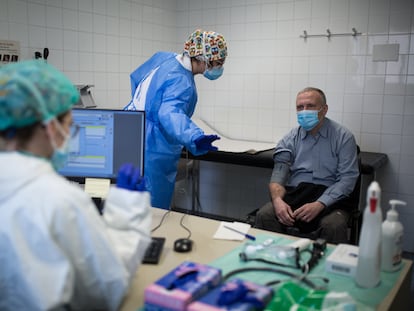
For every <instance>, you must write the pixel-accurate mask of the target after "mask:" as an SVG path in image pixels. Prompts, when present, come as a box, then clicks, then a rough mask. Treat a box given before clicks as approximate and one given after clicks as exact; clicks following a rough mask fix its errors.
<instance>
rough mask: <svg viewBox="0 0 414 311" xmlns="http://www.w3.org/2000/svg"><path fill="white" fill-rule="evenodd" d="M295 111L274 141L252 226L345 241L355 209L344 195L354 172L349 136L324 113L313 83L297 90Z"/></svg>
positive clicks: (354, 179) (321, 95)
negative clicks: (263, 200) (266, 195)
mask: <svg viewBox="0 0 414 311" xmlns="http://www.w3.org/2000/svg"><path fill="white" fill-rule="evenodd" d="M296 112H297V120H298V123H299V126H298V127H296V128H294V129H292V130H291V131H290V132H289V133H288V134H287V135H285V136H284V137H283V138H282V139H281V140H280V141H279V142H278V144H277V145H276V148H275V151H274V154H273V160H274V162H275V164H274V168H273V172H272V177H271V180H270V183H269V192H270V197H271V202H269V203H267V204H266V205H264V206H263V207H262V208H261V209H259V211H258V213H257V215H256V224H255V226H256V227H257V228H260V229H265V230H270V231H276V232H281V233H288V234H289V233H293V232H297V231H298V232H297V233H298V235H305V236H306V235H308V234H309V233H311V232H312V233H315V235H316V237H321V238H324V239H326V240H327V241H328V242H330V243H347V242H348V237H347V228H348V219H349V216H350V212H351V211H352V210H353V209H354V208H355V206H354V201H353V200H352V198H351V196H350V195H351V193H352V191H353V189H354V187H355V184H356V182H357V179H358V176H359V167H358V156H357V144H356V142H355V137H354V135H353V134H352V133H351V132H350V131H349V130H348V129H346V128H345V127H344V126H342V125H340V124H338V123H336V122H335V121H333V120H331V119H329V118H327V117H326V113H327V112H328V105H327V103H326V97H325V94H324V93H323V92H322V91H321V90H320V89H318V88H313V87H308V88H305V89H303V90H302V91H300V92H299V93H298V94H297V97H296ZM292 229H297V231H296V230H292Z"/></svg>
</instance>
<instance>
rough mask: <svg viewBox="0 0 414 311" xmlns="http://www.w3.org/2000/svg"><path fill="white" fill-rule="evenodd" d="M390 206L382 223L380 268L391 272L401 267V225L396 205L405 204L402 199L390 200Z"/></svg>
mask: <svg viewBox="0 0 414 311" xmlns="http://www.w3.org/2000/svg"><path fill="white" fill-rule="evenodd" d="M390 205H391V208H390V210H389V211H388V212H387V218H386V219H385V221H384V222H383V223H382V246H381V247H382V257H381V270H382V271H387V272H392V271H397V270H398V269H400V268H401V260H402V237H403V226H402V224H401V223H400V222H399V221H398V213H397V211H396V210H395V206H396V205H406V203H405V202H404V201H399V200H390Z"/></svg>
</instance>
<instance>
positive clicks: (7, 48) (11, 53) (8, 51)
mask: <svg viewBox="0 0 414 311" xmlns="http://www.w3.org/2000/svg"><path fill="white" fill-rule="evenodd" d="M19 60H20V42H18V41H11V40H0V66H1V65H5V64H8V63H15V62H17V61H19Z"/></svg>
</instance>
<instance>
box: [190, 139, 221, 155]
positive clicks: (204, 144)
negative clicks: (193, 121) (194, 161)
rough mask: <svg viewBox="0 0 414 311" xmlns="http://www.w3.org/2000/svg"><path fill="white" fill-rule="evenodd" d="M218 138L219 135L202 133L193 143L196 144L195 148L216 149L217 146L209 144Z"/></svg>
mask: <svg viewBox="0 0 414 311" xmlns="http://www.w3.org/2000/svg"><path fill="white" fill-rule="evenodd" d="M218 139H220V137H219V136H217V135H203V136H200V137H199V138H197V139H196V140H195V141H194V143H195V145H196V146H197V149H200V150H211V151H217V150H218V148H217V147H215V146H213V145H211V143H212V142H213V141H215V140H218Z"/></svg>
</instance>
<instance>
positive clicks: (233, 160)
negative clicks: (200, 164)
mask: <svg viewBox="0 0 414 311" xmlns="http://www.w3.org/2000/svg"><path fill="white" fill-rule="evenodd" d="M360 155H361V171H362V174H373V173H374V172H375V170H377V169H379V168H380V167H382V166H383V165H385V164H386V163H387V161H388V157H387V155H386V154H385V153H377V152H366V151H361V153H360ZM187 156H188V158H191V159H196V160H203V161H212V162H219V163H228V164H237V165H245V166H255V167H263V168H273V150H265V151H261V152H258V153H254V154H252V153H247V152H243V153H234V152H225V151H210V152H208V153H207V154H204V155H201V156H197V157H195V156H193V155H192V154H191V153H189V152H188V153H187V152H185V151H183V153H182V155H181V157H182V158H186V157H187Z"/></svg>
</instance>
